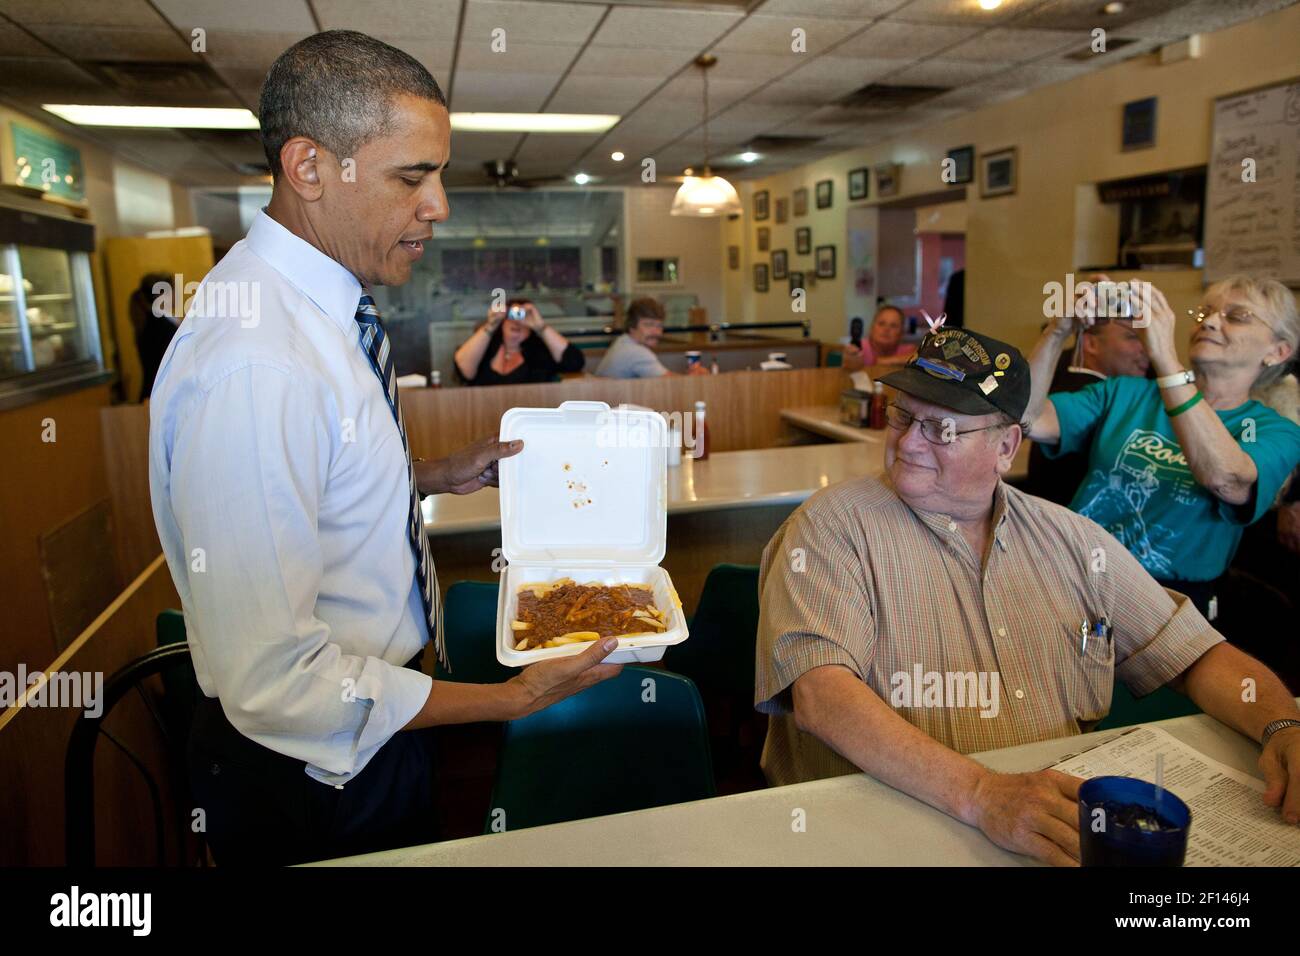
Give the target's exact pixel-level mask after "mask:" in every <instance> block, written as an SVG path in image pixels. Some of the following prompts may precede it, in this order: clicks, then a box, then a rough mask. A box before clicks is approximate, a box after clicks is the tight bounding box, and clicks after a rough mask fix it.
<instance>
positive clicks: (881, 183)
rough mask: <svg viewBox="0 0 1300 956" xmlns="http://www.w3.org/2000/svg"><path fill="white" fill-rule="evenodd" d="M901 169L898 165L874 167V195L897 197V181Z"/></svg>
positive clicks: (889, 164) (882, 164)
mask: <svg viewBox="0 0 1300 956" xmlns="http://www.w3.org/2000/svg"><path fill="white" fill-rule="evenodd" d="M902 171H903V167H902V166H901V165H899V164H898V163H881V164H880V165H879V166H877V167H876V195H877V196H879V197H884V196H897V195H898V180H899V178H900V175H901V173H902Z"/></svg>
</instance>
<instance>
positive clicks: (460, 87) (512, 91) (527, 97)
mask: <svg viewBox="0 0 1300 956" xmlns="http://www.w3.org/2000/svg"><path fill="white" fill-rule="evenodd" d="M555 80H556V77H555V76H554V75H552V74H549V73H495V72H489V71H479V70H457V71H456V90H455V102H454V103H453V104H452V107H453V109H455V110H457V111H458V112H464V111H469V112H496V113H528V112H531V111H533V110H538V109H541V107H542V103H544V102H545V101H546V97H547V96H548V95H549V94H550V92H551V90H552V89H553V88H554V87H555Z"/></svg>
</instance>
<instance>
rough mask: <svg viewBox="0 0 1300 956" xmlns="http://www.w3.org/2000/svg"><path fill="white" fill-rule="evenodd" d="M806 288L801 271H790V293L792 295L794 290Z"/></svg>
mask: <svg viewBox="0 0 1300 956" xmlns="http://www.w3.org/2000/svg"><path fill="white" fill-rule="evenodd" d="M807 288H808V287H807V286H805V285H804V284H803V273H802V272H791V273H790V295H792V296H793V295H794V294H795V292H796V290H799V289H803V290H805V291H806V290H807Z"/></svg>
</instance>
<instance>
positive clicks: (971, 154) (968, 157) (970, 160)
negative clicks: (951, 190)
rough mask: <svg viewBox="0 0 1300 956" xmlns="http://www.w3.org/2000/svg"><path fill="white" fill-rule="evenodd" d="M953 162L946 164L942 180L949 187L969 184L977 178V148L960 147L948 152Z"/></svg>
mask: <svg viewBox="0 0 1300 956" xmlns="http://www.w3.org/2000/svg"><path fill="white" fill-rule="evenodd" d="M947 158H948V159H949V160H951V162H947V163H944V168H943V176H942V179H943V181H944V183H945V184H947V185H960V184H962V183H968V182H970V181H971V180H972V179H974V178H975V147H974V146H958V147H957V148H956V149H950V150H948V157H947Z"/></svg>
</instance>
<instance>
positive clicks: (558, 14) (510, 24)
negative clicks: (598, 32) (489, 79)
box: [461, 0, 604, 49]
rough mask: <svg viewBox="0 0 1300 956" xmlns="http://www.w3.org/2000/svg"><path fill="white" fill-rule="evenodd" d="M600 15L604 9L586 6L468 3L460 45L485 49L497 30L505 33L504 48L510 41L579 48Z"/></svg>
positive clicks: (507, 0)
mask: <svg viewBox="0 0 1300 956" xmlns="http://www.w3.org/2000/svg"><path fill="white" fill-rule="evenodd" d="M603 13H604V8H603V7H601V6H598V5H593V4H586V3H549V2H547V3H537V2H532V3H525V2H523V0H469V5H468V8H467V9H466V13H465V25H464V28H463V30H462V32H461V43H462V44H464V45H466V46H469V45H474V44H480V43H481V44H482V45H484V46H486V45H487V44H488V43H489V42H490V41H491V39H492V31H493V30H495V29H497V28H498V27H500V28H501V29H504V30H505V31H506V33H505V39H506V49H509V48H510V44H511V43H513V42H521V43H556V44H559V45H561V46H580V45H581V44H583V43H584V42H586V40H587V37H588V36H590V35H591V31H592V29H593V28H594V27H595V26H596V24H597V23H598V22H600V17H601V14H603Z"/></svg>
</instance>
